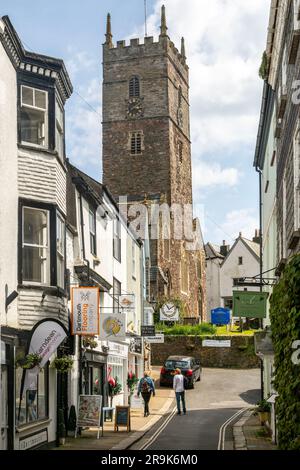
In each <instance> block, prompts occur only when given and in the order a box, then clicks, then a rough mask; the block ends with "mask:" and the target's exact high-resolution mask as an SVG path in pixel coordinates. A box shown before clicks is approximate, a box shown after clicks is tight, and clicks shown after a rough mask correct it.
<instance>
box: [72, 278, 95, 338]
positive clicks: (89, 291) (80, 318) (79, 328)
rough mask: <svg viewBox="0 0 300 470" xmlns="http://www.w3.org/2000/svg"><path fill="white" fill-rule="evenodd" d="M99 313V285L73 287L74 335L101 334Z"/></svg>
mask: <svg viewBox="0 0 300 470" xmlns="http://www.w3.org/2000/svg"><path fill="white" fill-rule="evenodd" d="M99 313H100V312H99V288H98V287H73V288H72V298H71V334H72V335H89V336H91V335H99Z"/></svg>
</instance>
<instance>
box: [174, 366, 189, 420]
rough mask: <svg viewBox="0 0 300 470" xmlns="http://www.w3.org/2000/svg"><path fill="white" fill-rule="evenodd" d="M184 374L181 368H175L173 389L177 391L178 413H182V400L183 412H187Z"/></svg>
mask: <svg viewBox="0 0 300 470" xmlns="http://www.w3.org/2000/svg"><path fill="white" fill-rule="evenodd" d="M184 379H185V378H184V376H183V375H182V373H181V370H180V369H175V375H174V379H173V389H174V391H175V396H176V403H177V414H178V415H181V410H180V401H181V403H182V411H183V414H186V407H185V390H184Z"/></svg>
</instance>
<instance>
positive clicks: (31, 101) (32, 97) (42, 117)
mask: <svg viewBox="0 0 300 470" xmlns="http://www.w3.org/2000/svg"><path fill="white" fill-rule="evenodd" d="M47 109H48V93H47V92H46V91H43V90H39V89H37V88H31V87H28V86H24V85H22V86H21V142H22V144H31V145H36V146H39V147H45V148H47V147H48V139H47V135H48V115H47V114H48V113H47Z"/></svg>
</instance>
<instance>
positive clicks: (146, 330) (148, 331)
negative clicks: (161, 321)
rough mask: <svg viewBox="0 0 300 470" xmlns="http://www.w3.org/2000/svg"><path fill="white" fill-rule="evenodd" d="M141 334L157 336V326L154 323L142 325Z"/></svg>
mask: <svg viewBox="0 0 300 470" xmlns="http://www.w3.org/2000/svg"><path fill="white" fill-rule="evenodd" d="M141 335H142V336H155V326H154V325H150V326H148V325H143V326H141Z"/></svg>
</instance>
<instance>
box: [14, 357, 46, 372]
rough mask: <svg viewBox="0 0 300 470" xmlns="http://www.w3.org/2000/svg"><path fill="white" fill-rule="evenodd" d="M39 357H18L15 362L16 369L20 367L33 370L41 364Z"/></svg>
mask: <svg viewBox="0 0 300 470" xmlns="http://www.w3.org/2000/svg"><path fill="white" fill-rule="evenodd" d="M41 360H42V358H41V356H39V355H38V354H36V353H30V354H27V355H26V356H25V357H19V358H18V359H17V360H16V365H17V367H22V369H34V367H37V366H39V365H40V363H41Z"/></svg>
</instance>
